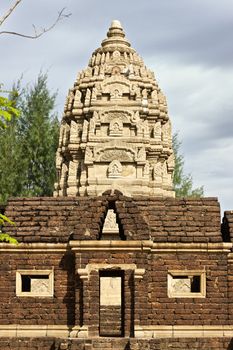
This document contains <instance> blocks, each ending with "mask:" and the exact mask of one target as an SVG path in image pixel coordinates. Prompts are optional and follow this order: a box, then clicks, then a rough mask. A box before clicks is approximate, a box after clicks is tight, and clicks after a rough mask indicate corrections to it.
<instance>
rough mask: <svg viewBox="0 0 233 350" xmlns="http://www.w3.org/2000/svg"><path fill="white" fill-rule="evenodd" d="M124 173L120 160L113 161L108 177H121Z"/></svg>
mask: <svg viewBox="0 0 233 350" xmlns="http://www.w3.org/2000/svg"><path fill="white" fill-rule="evenodd" d="M121 173H122V165H121V163H120V162H119V160H113V161H112V162H111V163H110V164H109V167H108V177H120V176H121Z"/></svg>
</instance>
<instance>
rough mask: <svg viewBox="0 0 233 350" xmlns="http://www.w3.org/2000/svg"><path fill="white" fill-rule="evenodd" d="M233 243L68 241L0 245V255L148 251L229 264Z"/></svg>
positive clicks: (232, 256)
mask: <svg viewBox="0 0 233 350" xmlns="http://www.w3.org/2000/svg"><path fill="white" fill-rule="evenodd" d="M232 248H233V243H228V242H227V243H226V242H220V243H179V242H177V243H154V242H153V241H151V240H145V241H144V240H142V241H136V240H135V241H120V240H119V241H111V240H101V241H97V240H93V241H90V240H88V241H80V240H79V241H78V240H75V241H70V242H69V243H19V244H17V245H16V244H9V243H0V254H1V253H6V252H9V253H40V252H41V253H48V252H51V253H62V252H66V251H69V250H71V251H74V252H75V251H91V250H94V251H96V250H97V251H98V250H104V251H106V250H109V251H150V252H151V253H154V254H156V253H163V252H164V253H168V252H171V253H175V252H179V251H182V252H186V251H187V252H204V253H206V252H207V253H208V252H211V253H220V252H221V253H222V252H225V253H229V254H228V259H229V262H231V261H232V262H233V253H231V251H232Z"/></svg>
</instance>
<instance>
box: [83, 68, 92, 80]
mask: <svg viewBox="0 0 233 350" xmlns="http://www.w3.org/2000/svg"><path fill="white" fill-rule="evenodd" d="M84 74H85V77H87V78H90V77H91V76H92V69H91V67H87V69H86V70H85V73H84Z"/></svg>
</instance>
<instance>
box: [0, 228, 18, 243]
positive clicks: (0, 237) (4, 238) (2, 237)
mask: <svg viewBox="0 0 233 350" xmlns="http://www.w3.org/2000/svg"><path fill="white" fill-rule="evenodd" d="M0 242H5V243H10V244H19V242H18V241H17V239H15V238H13V237H11V236H10V235H8V233H1V231H0Z"/></svg>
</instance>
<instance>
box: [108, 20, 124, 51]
mask: <svg viewBox="0 0 233 350" xmlns="http://www.w3.org/2000/svg"><path fill="white" fill-rule="evenodd" d="M110 46H123V47H129V46H130V43H129V42H128V40H126V39H125V33H124V31H123V28H122V25H121V22H120V21H118V20H116V19H115V20H113V21H112V23H111V26H110V28H109V30H108V33H107V39H105V40H103V41H102V47H110Z"/></svg>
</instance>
